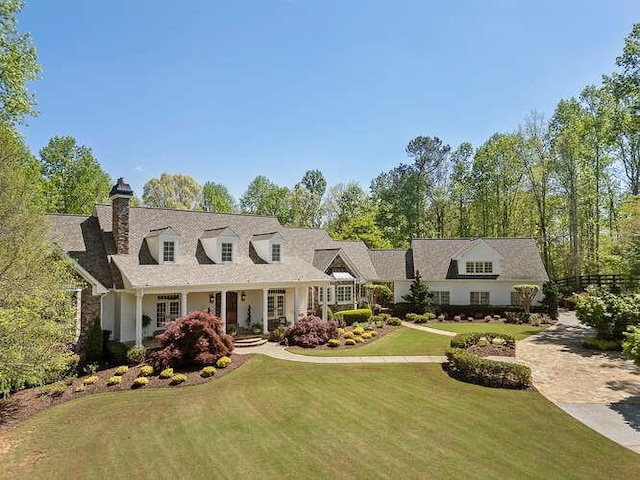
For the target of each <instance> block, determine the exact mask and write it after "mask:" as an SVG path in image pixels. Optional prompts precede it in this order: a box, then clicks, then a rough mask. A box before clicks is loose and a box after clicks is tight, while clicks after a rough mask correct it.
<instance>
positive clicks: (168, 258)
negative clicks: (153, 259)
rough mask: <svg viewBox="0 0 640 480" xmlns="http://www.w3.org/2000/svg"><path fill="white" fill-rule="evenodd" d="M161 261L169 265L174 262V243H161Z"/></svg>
mask: <svg viewBox="0 0 640 480" xmlns="http://www.w3.org/2000/svg"><path fill="white" fill-rule="evenodd" d="M162 261H163V262H170V263H173V262H175V261H176V242H163V247H162Z"/></svg>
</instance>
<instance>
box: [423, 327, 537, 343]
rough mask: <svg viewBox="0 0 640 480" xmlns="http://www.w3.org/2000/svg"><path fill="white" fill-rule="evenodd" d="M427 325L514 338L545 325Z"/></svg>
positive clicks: (462, 331)
mask: <svg viewBox="0 0 640 480" xmlns="http://www.w3.org/2000/svg"><path fill="white" fill-rule="evenodd" d="M427 326H428V327H431V328H437V329H439V330H447V331H448V332H456V333H464V332H497V333H510V334H511V335H513V336H514V337H515V338H516V340H522V339H523V338H526V337H528V336H529V335H533V334H534V333H538V332H541V331H542V330H544V329H545V328H546V327H533V326H531V325H516V324H513V323H428V324H427Z"/></svg>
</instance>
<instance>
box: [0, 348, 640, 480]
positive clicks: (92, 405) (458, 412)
mask: <svg viewBox="0 0 640 480" xmlns="http://www.w3.org/2000/svg"><path fill="white" fill-rule="evenodd" d="M5 440H8V441H9V442H10V443H12V444H13V445H14V447H13V448H12V449H11V450H10V451H9V452H7V453H4V454H3V459H2V462H1V463H0V478H7V477H8V478H13V477H15V478H29V479H51V478H114V479H115V478H132V477H135V478H137V479H146V478H154V479H155V478H160V479H162V478H166V479H174V478H194V479H198V478H204V479H209V478H269V479H271V478H302V477H304V478H400V477H401V478H436V479H437V478H451V479H459V478H490V479H501V478H505V479H512V478H544V479H548V478H562V479H585V478H594V479H595V478H607V479H617V478H633V477H634V474H633V473H632V472H636V473H637V472H638V471H640V456H638V455H637V454H635V453H633V452H631V451H628V450H626V449H624V448H623V447H621V446H619V445H617V444H615V443H613V442H611V441H610V440H608V439H606V438H604V437H602V436H600V435H599V434H596V433H595V432H593V431H592V430H590V429H589V428H587V427H586V426H584V425H582V424H581V423H579V422H577V421H575V420H574V419H572V418H571V417H569V416H568V415H566V414H564V413H563V412H562V411H561V410H560V409H558V408H557V407H555V406H554V405H553V404H551V403H550V402H548V401H547V400H546V399H544V398H543V397H542V396H541V395H539V394H538V393H535V392H527V391H508V390H496V389H489V388H484V387H479V386H475V385H468V384H465V383H461V382H458V381H456V380H453V379H451V378H449V377H448V376H447V375H446V374H445V373H444V372H443V371H442V370H441V367H440V365H433V364H391V365H389V364H387V365H378V364H375V365H321V364H300V363H297V362H284V361H279V360H275V359H271V358H268V357H262V356H258V357H255V358H253V359H251V360H250V361H249V362H247V364H245V365H244V366H243V367H242V368H240V369H239V370H236V371H234V372H232V373H231V374H229V375H227V376H225V377H223V378H220V379H218V380H215V381H212V382H210V383H207V384H204V385H200V386H196V387H186V388H175V389H152V390H135V391H128V392H123V393H109V394H102V395H94V396H88V397H85V398H82V399H79V400H75V401H72V402H68V403H65V404H63V405H60V406H57V407H54V408H52V409H49V410H47V411H45V412H42V413H41V414H39V415H37V416H36V417H34V418H32V419H30V420H29V421H27V422H25V423H23V424H22V425H20V426H19V427H18V428H17V429H16V430H13V431H12V432H10V434H9V435H8V438H6V439H5ZM5 443H6V442H5Z"/></svg>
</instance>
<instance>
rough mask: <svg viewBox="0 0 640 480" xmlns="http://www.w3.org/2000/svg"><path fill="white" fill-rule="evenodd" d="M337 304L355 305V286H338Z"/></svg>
mask: <svg viewBox="0 0 640 480" xmlns="http://www.w3.org/2000/svg"><path fill="white" fill-rule="evenodd" d="M336 302H338V303H340V304H345V303H353V285H336Z"/></svg>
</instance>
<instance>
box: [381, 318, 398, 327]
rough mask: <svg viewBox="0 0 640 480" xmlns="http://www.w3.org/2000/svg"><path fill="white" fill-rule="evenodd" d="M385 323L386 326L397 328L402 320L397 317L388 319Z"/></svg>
mask: <svg viewBox="0 0 640 480" xmlns="http://www.w3.org/2000/svg"><path fill="white" fill-rule="evenodd" d="M385 321H386V322H387V325H391V326H392V327H399V326H400V325H402V320H400V319H399V318H398V317H389V318H387V319H386V320H385Z"/></svg>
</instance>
